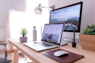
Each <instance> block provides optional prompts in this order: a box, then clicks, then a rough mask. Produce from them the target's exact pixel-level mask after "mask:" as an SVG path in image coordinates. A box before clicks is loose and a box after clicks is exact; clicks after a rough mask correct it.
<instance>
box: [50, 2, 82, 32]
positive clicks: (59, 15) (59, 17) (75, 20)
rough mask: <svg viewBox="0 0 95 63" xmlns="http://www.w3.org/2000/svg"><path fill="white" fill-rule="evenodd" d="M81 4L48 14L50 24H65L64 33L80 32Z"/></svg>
mask: <svg viewBox="0 0 95 63" xmlns="http://www.w3.org/2000/svg"><path fill="white" fill-rule="evenodd" d="M81 13H82V2H79V3H76V4H72V5H69V6H65V7H61V8H58V9H55V10H52V11H51V12H50V23H63V22H64V23H65V27H64V31H70V32H72V31H73V30H75V31H76V32H80V24H81Z"/></svg>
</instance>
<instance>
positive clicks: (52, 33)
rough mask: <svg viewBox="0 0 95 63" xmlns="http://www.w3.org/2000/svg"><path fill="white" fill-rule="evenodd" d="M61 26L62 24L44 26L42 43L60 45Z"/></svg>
mask: <svg viewBox="0 0 95 63" xmlns="http://www.w3.org/2000/svg"><path fill="white" fill-rule="evenodd" d="M63 25H64V24H45V26H44V30H43V35H42V41H45V42H50V43H53V44H59V45H60V42H61V37H62V31H63Z"/></svg>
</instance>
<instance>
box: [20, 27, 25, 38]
mask: <svg viewBox="0 0 95 63" xmlns="http://www.w3.org/2000/svg"><path fill="white" fill-rule="evenodd" d="M20 34H21V35H22V36H23V37H25V35H27V31H26V28H22V29H21V31H20Z"/></svg>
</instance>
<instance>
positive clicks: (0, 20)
mask: <svg viewBox="0 0 95 63" xmlns="http://www.w3.org/2000/svg"><path fill="white" fill-rule="evenodd" d="M16 7H17V9H18V10H20V11H25V10H26V0H0V28H4V29H6V14H7V13H8V11H9V10H11V9H15V8H16ZM3 34H4V36H2V37H3V40H6V30H5V31H4V32H3Z"/></svg>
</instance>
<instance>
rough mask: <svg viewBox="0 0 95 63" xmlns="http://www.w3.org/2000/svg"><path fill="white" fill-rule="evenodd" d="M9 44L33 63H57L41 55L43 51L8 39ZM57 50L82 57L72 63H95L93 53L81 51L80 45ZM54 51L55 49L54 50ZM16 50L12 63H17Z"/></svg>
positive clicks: (69, 45)
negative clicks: (82, 56) (37, 50)
mask: <svg viewBox="0 0 95 63" xmlns="http://www.w3.org/2000/svg"><path fill="white" fill-rule="evenodd" d="M9 42H10V43H11V44H12V45H13V46H15V47H16V48H17V49H18V50H20V51H21V52H22V53H23V54H25V55H26V56H27V57H29V58H30V59H31V60H32V61H33V62H35V63H59V62H57V61H55V60H53V59H51V58H49V57H46V56H44V55H43V54H42V52H44V51H42V52H36V51H34V50H33V49H31V48H29V47H26V46H25V45H23V44H22V43H20V42H19V40H13V39H10V40H9ZM59 48H61V49H64V50H67V51H70V52H73V53H77V54H80V55H84V58H82V59H80V60H78V61H76V62H74V63H95V52H92V51H87V50H83V49H81V47H80V45H77V47H76V48H72V46H71V43H69V44H68V45H65V46H61V47H59ZM11 49H12V48H11ZM55 49H57V48H55ZM18 50H16V55H14V56H15V57H14V58H15V60H14V63H18V58H16V57H18V56H17V55H18ZM51 50H54V49H51ZM46 51H47V50H46Z"/></svg>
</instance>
